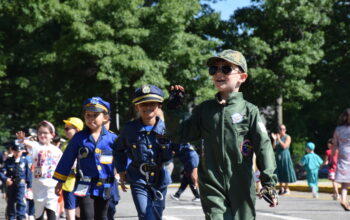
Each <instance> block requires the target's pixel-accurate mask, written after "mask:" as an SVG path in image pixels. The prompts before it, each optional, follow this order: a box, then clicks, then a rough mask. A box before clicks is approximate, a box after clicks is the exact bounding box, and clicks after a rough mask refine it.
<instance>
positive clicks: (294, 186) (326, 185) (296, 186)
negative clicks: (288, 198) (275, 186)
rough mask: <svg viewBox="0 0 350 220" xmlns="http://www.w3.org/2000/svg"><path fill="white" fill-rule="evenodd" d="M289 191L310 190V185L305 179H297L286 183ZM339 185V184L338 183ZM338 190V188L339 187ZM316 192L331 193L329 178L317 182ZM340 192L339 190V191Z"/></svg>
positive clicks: (331, 187)
mask: <svg viewBox="0 0 350 220" xmlns="http://www.w3.org/2000/svg"><path fill="white" fill-rule="evenodd" d="M288 186H289V188H290V190H291V191H300V192H310V191H311V190H310V187H309V186H308V185H307V180H298V181H296V182H295V183H290V184H288ZM338 187H340V184H338ZM339 190H340V188H339ZM318 192H320V193H333V186H332V182H331V181H330V180H327V181H321V182H318ZM339 192H340V191H339Z"/></svg>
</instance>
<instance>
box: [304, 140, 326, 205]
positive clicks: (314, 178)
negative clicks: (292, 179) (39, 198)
mask: <svg viewBox="0 0 350 220" xmlns="http://www.w3.org/2000/svg"><path fill="white" fill-rule="evenodd" d="M305 147H306V152H307V154H306V155H304V156H303V158H302V159H301V162H300V164H301V165H302V166H304V167H305V169H306V176H307V183H308V185H309V187H310V189H311V191H312V196H313V198H318V170H319V168H320V166H321V164H322V163H323V160H322V159H321V157H319V156H318V155H317V154H315V153H314V150H315V144H314V143H312V142H308V143H306V145H305Z"/></svg>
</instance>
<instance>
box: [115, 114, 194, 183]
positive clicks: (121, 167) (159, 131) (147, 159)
mask: <svg viewBox="0 0 350 220" xmlns="http://www.w3.org/2000/svg"><path fill="white" fill-rule="evenodd" d="M164 134H165V124H164V122H163V121H162V120H160V119H159V118H158V117H157V123H156V125H155V126H154V127H153V128H152V130H151V131H147V130H145V128H144V126H143V124H142V121H141V120H140V119H136V120H133V121H130V122H128V123H127V124H126V125H125V127H124V129H123V131H122V133H121V134H120V135H119V137H118V139H117V141H116V142H115V144H114V145H113V153H114V158H115V165H116V169H117V171H118V173H121V172H124V171H127V179H128V181H129V182H130V183H139V184H146V183H147V182H146V179H145V176H144V175H143V174H142V173H141V171H140V165H141V164H143V163H148V164H156V165H158V166H159V167H161V170H160V172H161V173H160V178H159V179H158V181H159V182H157V183H155V182H154V181H155V177H153V176H152V175H151V176H150V179H149V182H150V183H154V184H155V185H156V186H157V187H159V188H162V187H166V186H167V185H168V184H170V183H171V178H170V175H169V173H168V172H167V171H166V169H165V168H164V166H162V164H163V163H165V162H167V161H169V160H171V159H172V158H173V153H176V155H178V156H179V158H180V160H181V161H182V162H183V163H184V164H185V167H186V169H187V171H191V170H192V169H193V168H196V167H197V166H198V163H199V159H198V156H197V155H196V154H197V153H196V152H195V151H194V150H193V148H192V146H191V145H189V144H175V143H171V142H170V141H169V140H168V139H165V138H163V135H164ZM128 158H130V159H131V163H130V165H128ZM159 162H160V163H162V164H159Z"/></svg>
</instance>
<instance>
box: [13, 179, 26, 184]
mask: <svg viewBox="0 0 350 220" xmlns="http://www.w3.org/2000/svg"><path fill="white" fill-rule="evenodd" d="M13 182H14V183H15V184H19V183H22V184H25V183H26V180H25V179H14V180H13Z"/></svg>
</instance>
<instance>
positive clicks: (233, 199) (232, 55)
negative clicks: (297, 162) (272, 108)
mask: <svg viewBox="0 0 350 220" xmlns="http://www.w3.org/2000/svg"><path fill="white" fill-rule="evenodd" d="M207 65H208V67H209V75H210V76H211V77H212V80H213V83H214V85H215V87H216V89H217V90H218V93H217V94H216V96H215V98H213V99H211V100H207V101H204V102H203V103H201V104H200V105H198V106H196V107H195V108H194V109H193V111H192V115H191V116H190V117H189V118H187V119H182V121H181V120H180V116H179V115H178V113H177V111H176V109H177V107H178V106H180V105H181V103H182V99H183V96H184V87H182V86H180V85H176V86H172V87H171V95H170V97H169V101H168V105H167V106H168V109H167V111H165V113H166V114H165V116H166V117H165V122H166V127H167V130H168V132H167V134H168V136H169V138H170V139H171V140H172V141H174V142H178V143H181V142H192V141H196V140H199V139H204V148H203V153H202V155H201V156H202V158H201V159H200V165H199V167H198V178H199V189H200V197H201V202H202V207H203V210H204V213H205V217H206V219H236V220H237V219H255V216H256V214H255V207H254V206H255V197H256V193H255V184H254V179H253V172H252V157H253V153H254V152H255V154H256V158H257V167H258V169H259V170H260V172H261V173H260V180H261V184H262V186H263V188H262V191H261V196H262V197H263V198H264V199H265V200H266V201H268V202H269V204H270V206H271V207H275V206H276V205H277V195H276V191H275V189H274V186H275V184H276V180H277V177H276V175H275V174H274V170H275V169H276V162H275V158H274V153H273V149H272V146H271V141H270V138H269V136H268V134H267V131H266V128H265V125H264V123H263V122H262V120H261V118H260V113H259V110H258V108H257V107H256V106H255V105H253V104H251V103H249V102H247V101H246V100H244V98H243V94H242V93H241V92H239V88H240V86H241V85H242V84H243V83H244V82H245V81H246V79H247V77H248V74H247V72H248V68H247V63H246V60H245V58H244V56H243V55H242V54H241V53H240V52H238V51H234V50H224V51H222V52H221V53H219V55H218V56H213V57H211V58H209V59H208V60H207Z"/></svg>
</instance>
